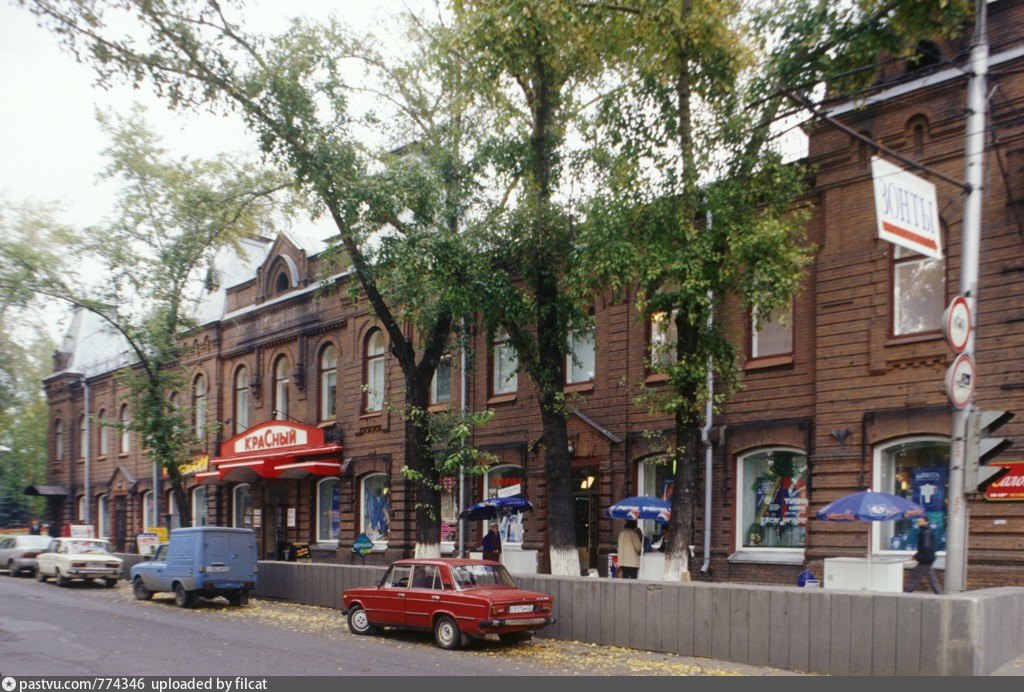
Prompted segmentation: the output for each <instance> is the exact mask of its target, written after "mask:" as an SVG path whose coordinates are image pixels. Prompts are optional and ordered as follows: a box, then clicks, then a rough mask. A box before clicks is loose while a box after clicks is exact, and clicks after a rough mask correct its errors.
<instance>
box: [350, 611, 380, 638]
mask: <svg viewBox="0 0 1024 692" xmlns="http://www.w3.org/2000/svg"><path fill="white" fill-rule="evenodd" d="M348 631H349V632H351V633H352V634H380V627H378V626H377V625H372V624H370V618H368V617H367V616H366V611H365V610H363V607H362V606H358V605H355V606H352V607H351V608H350V609H349V611H348Z"/></svg>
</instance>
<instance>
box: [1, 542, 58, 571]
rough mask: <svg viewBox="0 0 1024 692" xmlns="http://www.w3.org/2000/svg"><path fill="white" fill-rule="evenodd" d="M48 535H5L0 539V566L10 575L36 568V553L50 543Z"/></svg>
mask: <svg viewBox="0 0 1024 692" xmlns="http://www.w3.org/2000/svg"><path fill="white" fill-rule="evenodd" d="M50 540H51V539H50V537H49V536H28V535H26V536H7V537H5V538H3V539H2V540H0V567H2V568H3V569H6V570H7V573H8V574H10V575H11V576H12V577H16V576H18V574H19V573H21V572H32V571H34V570H35V568H36V555H38V554H39V553H40V552H42V551H43V550H46V546H48V545H50Z"/></svg>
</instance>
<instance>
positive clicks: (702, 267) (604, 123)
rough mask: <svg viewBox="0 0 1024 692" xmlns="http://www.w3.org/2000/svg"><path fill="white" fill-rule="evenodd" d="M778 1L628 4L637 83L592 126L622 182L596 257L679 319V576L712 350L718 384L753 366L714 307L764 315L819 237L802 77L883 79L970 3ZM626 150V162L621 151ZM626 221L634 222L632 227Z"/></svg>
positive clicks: (669, 566)
mask: <svg viewBox="0 0 1024 692" xmlns="http://www.w3.org/2000/svg"><path fill="white" fill-rule="evenodd" d="M942 5H944V7H942V8H941V10H940V9H939V8H936V7H935V6H934V3H924V2H909V3H907V2H893V1H879V2H863V3H830V2H819V1H818V0H806V1H803V0H795V1H794V2H789V3H785V4H783V5H777V4H775V3H772V4H767V3H761V2H743V1H741V0H726V1H724V2H723V1H718V0H716V1H708V0H656V1H652V2H646V3H644V4H643V5H642V6H638V8H636V9H629V8H626V7H622V6H619V7H618V8H617V15H618V17H617V21H616V24H617V28H616V30H615V31H616V33H617V34H618V35H619V37H620V38H619V40H617V41H615V42H614V45H616V46H618V47H619V51H620V52H619V53H618V57H617V58H616V61H615V65H616V68H617V69H618V70H619V71H620V83H621V84H622V86H623V88H622V89H621V90H619V91H616V92H612V93H611V94H609V95H608V96H607V97H606V98H605V99H604V100H603V103H602V117H601V118H600V119H599V121H598V126H597V127H596V128H595V130H594V131H593V132H592V136H593V137H594V142H595V146H596V147H597V149H598V151H599V157H600V158H601V159H602V162H603V164H604V165H603V167H598V168H597V169H596V170H598V171H602V170H603V171H604V173H605V183H606V188H605V189H606V190H607V195H603V196H600V197H599V198H598V199H596V200H595V201H594V204H593V205H592V206H591V208H590V209H589V214H588V217H589V218H590V219H592V220H593V222H592V223H591V224H590V225H589V226H588V230H589V232H590V233H592V234H593V235H592V237H591V238H589V239H588V241H587V242H588V243H589V244H590V245H591V246H592V247H593V248H595V250H594V252H595V253H596V254H598V255H599V256H601V257H602V259H601V260H600V261H597V262H594V263H593V265H592V269H593V270H594V271H596V272H598V273H603V274H604V275H605V276H606V277H607V279H608V280H609V281H612V282H617V283H618V286H619V288H620V289H623V290H628V289H632V287H633V286H632V284H631V283H627V282H632V281H637V282H638V284H639V287H640V303H641V314H642V316H643V318H644V319H646V320H651V319H652V318H653V319H658V320H660V321H662V323H665V324H667V323H671V325H672V327H673V329H672V330H668V329H666V330H665V331H666V332H669V331H674V332H675V339H674V341H670V342H669V344H668V346H667V348H661V349H659V348H658V347H657V346H656V347H655V348H654V349H653V353H652V354H651V358H650V363H649V366H650V369H652V370H654V371H659V372H663V373H665V374H667V375H668V380H669V384H668V388H667V392H665V393H663V394H659V393H657V392H649V393H648V396H647V397H646V403H648V404H651V403H653V404H654V405H655V406H656V407H657V408H658V409H660V410H661V411H663V412H665V413H668V414H670V415H671V416H672V417H673V421H674V433H675V434H674V440H671V441H670V451H671V453H672V456H673V460H674V465H675V476H674V490H673V495H672V518H671V521H670V524H669V545H668V550H667V552H668V555H667V559H666V575H665V576H666V578H667V579H669V580H678V579H679V578H680V576H681V575H682V573H683V572H684V571H685V570H686V569H687V563H688V556H689V548H688V546H689V545H690V544H691V543H692V542H693V536H692V533H693V515H694V510H695V507H696V504H697V498H696V489H697V482H696V481H697V472H698V468H699V465H698V452H699V449H700V445H701V423H702V419H703V415H704V407H705V404H706V402H707V385H706V383H707V379H708V366H709V364H711V367H712V368H713V373H714V377H715V379H716V381H717V387H718V394H717V395H716V400H717V401H720V400H721V397H722V396H723V395H724V393H725V392H727V391H728V390H729V389H731V388H733V387H734V386H735V384H736V380H737V368H736V349H735V343H734V340H732V339H730V338H729V336H730V335H728V334H726V333H725V332H724V331H723V325H722V324H721V323H720V322H719V323H714V322H712V321H711V320H710V319H709V318H710V316H711V312H712V309H713V307H714V306H715V305H716V304H722V303H723V302H724V301H726V300H729V299H737V300H739V301H740V302H741V303H742V305H743V306H744V307H745V309H747V310H749V311H752V312H753V313H754V315H755V317H756V318H757V320H758V321H760V319H761V318H762V317H764V316H767V315H770V314H771V313H772V311H773V310H774V309H775V308H776V307H778V306H782V305H785V304H786V303H788V302H789V301H790V300H791V298H792V296H793V294H794V293H795V291H796V290H797V289H798V287H799V282H800V279H801V275H802V269H803V267H804V265H805V264H806V263H807V262H808V261H809V258H810V254H809V249H808V248H807V247H806V245H805V243H804V242H803V234H802V223H803V218H804V217H803V215H802V214H801V213H800V210H799V204H798V202H797V200H798V197H799V195H800V193H801V191H802V189H803V180H804V171H803V170H802V168H801V167H800V166H799V165H795V164H790V165H783V161H782V157H781V152H780V151H779V150H778V149H777V147H775V146H773V135H772V128H771V125H772V124H773V122H775V121H776V120H777V119H778V118H779V117H780V116H782V115H786V114H785V113H783V112H782V107H783V106H784V105H785V104H786V103H789V101H788V98H789V96H788V95H789V93H791V91H792V90H795V91H798V92H799V93H800V94H802V95H804V97H805V98H808V99H810V98H813V97H814V96H815V95H817V98H819V99H820V98H821V97H822V95H823V94H825V93H826V90H825V88H823V85H825V84H826V83H827V87H828V91H827V93H828V96H829V97H835V96H836V95H839V94H842V93H849V91H850V90H851V89H857V88H859V87H861V86H863V85H865V84H866V83H869V82H870V80H871V79H872V78H873V76H874V70H873V69H871V68H870V67H869V68H868V69H865V67H864V66H865V65H867V66H873V65H875V60H876V57H877V55H878V54H879V52H880V51H885V50H887V51H890V52H893V53H899V52H900V51H905V50H906V49H907V48H912V47H913V46H914V45H915V44H916V42H917V40H918V38H919V37H922V36H923V35H928V34H934V33H935V32H936V31H937V29H936V24H935V23H934V22H935V20H936V19H937V18H938V13H939V12H940V11H941V12H942V13H943V15H944V17H945V19H946V20H947V21H949V22H951V23H952V25H953V26H956V24H957V20H958V19H959V18H960V17H962V11H963V9H964V7H963V5H964V3H958V2H950V3H942ZM609 161H610V162H609ZM624 230H625V231H626V233H625V234H624V233H623V231H624Z"/></svg>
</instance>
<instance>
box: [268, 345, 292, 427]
mask: <svg viewBox="0 0 1024 692" xmlns="http://www.w3.org/2000/svg"><path fill="white" fill-rule="evenodd" d="M290 366H291V360H290V359H289V358H288V356H286V355H280V356H278V357H277V358H276V359H274V410H273V412H272V414H271V415H272V416H273V418H274V420H288V414H289V411H288V405H289V402H288V385H289V384H290V383H291V381H292V380H291V375H290V374H289V373H288V369H289V367H290Z"/></svg>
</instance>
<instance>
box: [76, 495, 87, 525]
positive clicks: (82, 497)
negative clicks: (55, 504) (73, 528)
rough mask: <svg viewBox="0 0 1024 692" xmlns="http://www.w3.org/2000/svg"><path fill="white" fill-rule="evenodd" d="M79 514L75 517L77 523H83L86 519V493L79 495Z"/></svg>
mask: <svg viewBox="0 0 1024 692" xmlns="http://www.w3.org/2000/svg"><path fill="white" fill-rule="evenodd" d="M77 504H78V515H77V516H76V517H75V523H76V524H81V523H82V522H84V521H85V495H79V496H78V503H77Z"/></svg>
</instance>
